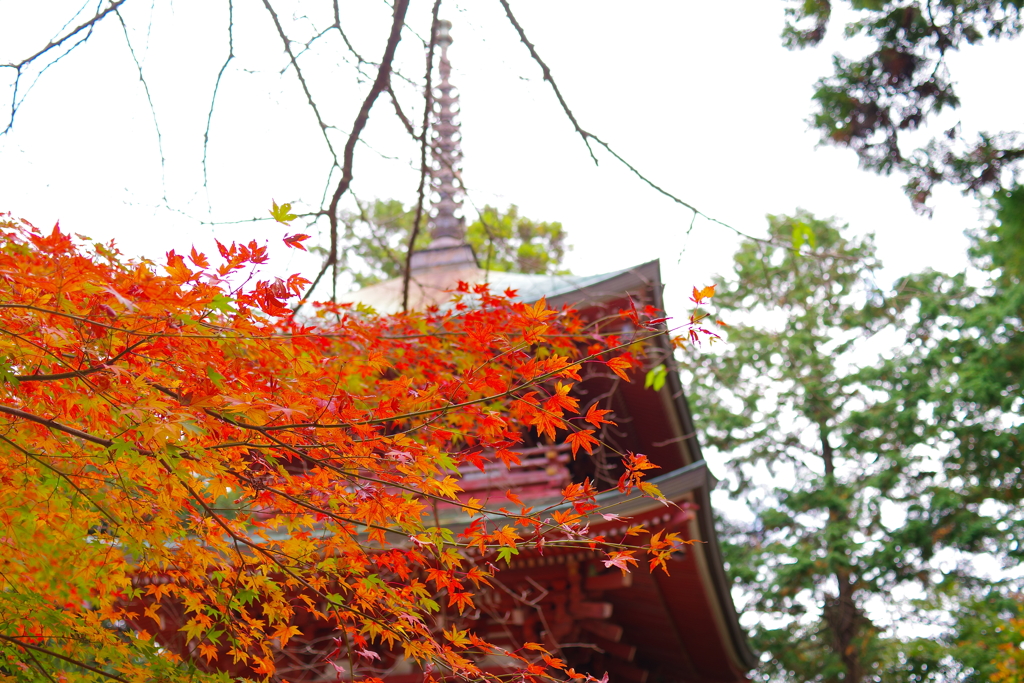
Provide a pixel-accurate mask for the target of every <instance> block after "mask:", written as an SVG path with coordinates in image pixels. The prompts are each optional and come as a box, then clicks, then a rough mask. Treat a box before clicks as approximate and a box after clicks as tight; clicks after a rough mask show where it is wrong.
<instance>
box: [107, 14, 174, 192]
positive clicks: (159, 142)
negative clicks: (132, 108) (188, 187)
mask: <svg viewBox="0 0 1024 683" xmlns="http://www.w3.org/2000/svg"><path fill="white" fill-rule="evenodd" d="M114 14H116V15H117V20H118V21H119V22H121V30H122V31H124V42H125V44H126V45H127V46H128V52H130V53H131V55H132V61H133V62H135V68H136V69H137V70H138V72H139V81H140V82H141V83H142V88H143V89H144V90H145V91H146V101H147V102H148V103H149V113H150V114H152V115H153V128H155V129H156V147H157V150H158V151H159V152H160V187H161V189H163V192H164V196H163V200H164V203H165V204H166V203H167V175H166V170H167V159H166V157H164V137H163V135H161V133H160V122H159V121H157V118H156V108H155V107H154V106H153V96H152V95H151V94H150V92H149V83H147V82H146V78H145V76H143V75H142V64H141V63H140V62H139V58H138V56H137V55H136V54H135V48H134V47H132V41H131V39H130V38H129V37H128V25H127V24H125V23H124V17H122V16H121V10H119V9H117V8H115V9H114Z"/></svg>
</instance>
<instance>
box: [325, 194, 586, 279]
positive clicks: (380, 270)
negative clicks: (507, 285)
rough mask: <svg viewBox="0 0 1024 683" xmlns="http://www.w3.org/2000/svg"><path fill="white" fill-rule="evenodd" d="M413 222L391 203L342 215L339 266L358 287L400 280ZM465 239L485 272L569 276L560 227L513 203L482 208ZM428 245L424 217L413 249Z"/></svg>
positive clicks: (413, 215) (411, 211)
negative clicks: (525, 213) (531, 216)
mask: <svg viewBox="0 0 1024 683" xmlns="http://www.w3.org/2000/svg"><path fill="white" fill-rule="evenodd" d="M415 218H416V211H415V208H413V209H407V208H406V207H405V206H404V205H403V204H402V202H400V201H398V200H395V199H389V200H380V199H378V200H376V201H375V202H373V204H369V205H362V204H361V205H360V206H359V213H358V214H345V215H343V216H342V222H343V224H344V226H345V227H344V233H343V241H344V243H345V248H344V249H343V250H342V254H341V256H340V260H341V264H340V265H341V268H342V269H343V270H345V271H347V272H349V273H350V274H351V275H352V277H353V279H354V280H355V282H356V284H357V285H358V286H360V287H366V286H368V285H372V284H374V283H377V282H380V281H382V280H389V279H392V278H397V277H401V275H402V271H403V268H404V267H405V256H406V252H407V250H408V245H409V237H410V235H412V227H413V223H414V221H415ZM466 240H467V241H468V242H469V244H470V245H471V246H472V247H473V250H474V251H475V252H476V256H477V260H478V261H479V263H480V265H481V267H484V268H486V269H488V270H498V271H511V272H517V273H549V274H554V273H564V272H567V271H564V270H561V264H562V259H563V258H564V257H565V252H566V251H567V249H568V248H569V247H567V246H566V244H565V230H564V229H563V228H562V224H561V223H558V222H553V223H546V222H538V221H533V220H530V219H529V218H526V217H525V216H520V215H519V209H518V208H517V207H516V206H515V205H512V206H510V207H509V208H508V210H507V211H504V212H502V211H498V210H497V209H495V208H493V207H490V206H485V207H484V209H483V211H482V212H481V214H480V218H479V219H478V220H477V221H475V222H474V223H472V224H471V225H470V226H469V227H468V228H467V229H466ZM428 246H430V232H429V230H428V228H427V218H426V215H424V216H423V217H422V219H421V225H420V231H419V234H418V235H417V237H416V249H417V250H420V249H426V248H427V247H428Z"/></svg>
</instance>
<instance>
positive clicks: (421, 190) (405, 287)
mask: <svg viewBox="0 0 1024 683" xmlns="http://www.w3.org/2000/svg"><path fill="white" fill-rule="evenodd" d="M440 11H441V0H434V9H433V12H432V14H431V20H430V45H429V46H428V47H427V71H426V77H425V78H424V81H425V83H426V86H425V88H424V90H423V128H422V129H421V131H420V184H419V187H418V188H417V190H416V216H415V218H414V219H413V222H412V234H410V235H409V247H408V248H407V249H406V252H405V267H404V268H402V310H403V311H407V310H409V277H410V276H411V275H412V252H413V249H415V248H416V240H417V238H419V236H420V223H421V222H422V220H423V199H424V194H425V190H426V184H427V172H428V170H429V169H428V168H427V143H428V137H429V135H430V113H431V111H432V110H433V108H434V91H433V82H432V80H431V76H432V75H433V73H434V48H435V47H436V45H437V15H438V13H439V12H440Z"/></svg>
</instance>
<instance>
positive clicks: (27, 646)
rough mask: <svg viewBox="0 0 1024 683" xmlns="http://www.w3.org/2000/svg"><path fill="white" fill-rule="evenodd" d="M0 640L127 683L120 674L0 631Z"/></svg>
mask: <svg viewBox="0 0 1024 683" xmlns="http://www.w3.org/2000/svg"><path fill="white" fill-rule="evenodd" d="M26 637H27V636H26ZM0 640H5V641H7V642H8V643H11V644H13V645H16V646H17V647H20V648H24V649H26V650H31V651H33V652H38V653H40V654H44V655H46V656H48V657H55V658H57V659H60V660H61V661H65V662H67V663H68V664H73V665H75V666H77V667H81V668H83V669H85V670H86V671H91V672H93V673H94V674H99V675H100V676H103V677H104V678H110V679H112V680H115V681H121V683H128V681H127V679H124V678H121V677H120V676H117V675H115V674H112V673H107V672H106V671H104V670H103V669H97V668H96V667H92V666H89V665H88V664H86V663H85V662H80V661H78V660H77V659H72V658H71V657H65V656H64V655H62V654H58V653H56V652H53V651H52V650H47V649H45V648H41V647H37V646H35V645H31V644H29V643H25V642H22V641H21V640H18V638H12V637H11V636H6V635H4V634H2V633H0Z"/></svg>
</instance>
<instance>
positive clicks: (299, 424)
mask: <svg viewBox="0 0 1024 683" xmlns="http://www.w3.org/2000/svg"><path fill="white" fill-rule="evenodd" d="M674 331H675V330H674V329H673V330H659V331H657V332H655V333H654V334H649V335H647V336H644V337H638V338H636V339H632V340H630V341H627V342H623V343H621V344H618V345H616V346H611V347H609V348H607V349H604V350H602V351H598V352H596V353H592V354H590V355H587V356H583V357H581V358H580V359H579V360H576V361H573V362H572V363H571V364H570V366H571V365H579V364H582V363H585V362H587V361H598V362H600V360H599V358H600V356H603V355H605V354H606V353H611V352H612V351H618V350H620V349H624V348H626V347H629V346H632V345H633V344H637V343H641V342H645V341H647V340H648V339H653V338H655V337H660V336H663V335H667V334H669V333H671V332H674ZM567 367H568V366H567ZM565 369H566V368H559V369H558V370H552V371H550V372H545V373H542V374H540V375H537V376H536V377H534V378H533V379H531V380H529V381H526V382H523V383H522V384H519V385H517V386H515V387H512V388H511V389H508V390H507V391H503V392H500V393H497V394H491V395H488V396H482V397H480V398H474V399H470V400H468V401H462V402H460V403H451V404H449V405H446V406H439V407H437V408H425V409H423V410H417V411H413V412H411V413H403V414H401V415H394V416H392V417H381V418H374V419H371V420H360V421H358V422H335V423H329V424H322V423H316V422H296V423H292V424H287V425H265V426H260V425H253V424H247V423H243V422H240V423H238V425H239V426H241V427H246V428H247V429H257V430H266V431H281V430H285V429H297V428H302V427H312V428H315V429H343V428H346V427H355V426H362V425H374V424H384V423H387V422H394V421H396V420H407V419H409V418H413V417H422V416H424V415H433V414H434V413H438V412H447V411H450V410H454V409H457V408H465V407H467V406H472V405H477V404H480V403H487V402H488V401H495V400H497V399H501V398H507V397H510V396H513V395H515V393H516V392H519V391H522V390H523V389H527V388H529V387H532V386H534V385H535V384H537V383H538V382H543V381H544V380H546V379H550V378H552V377H554V376H556V375H558V374H559V373H562V372H565Z"/></svg>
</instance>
